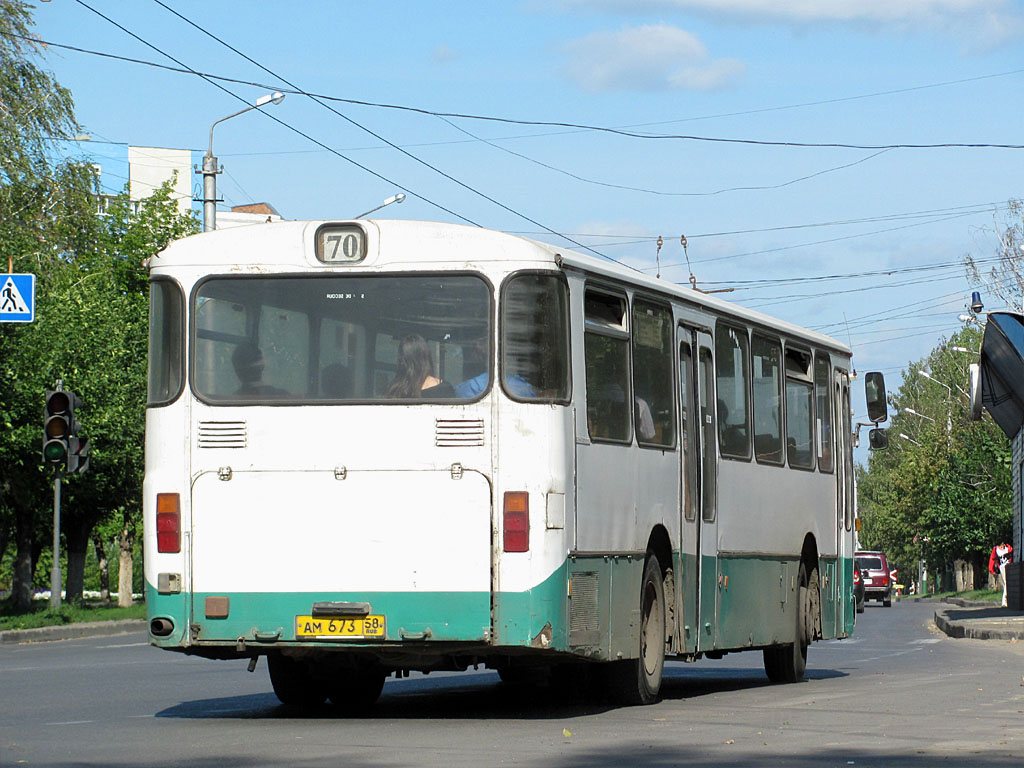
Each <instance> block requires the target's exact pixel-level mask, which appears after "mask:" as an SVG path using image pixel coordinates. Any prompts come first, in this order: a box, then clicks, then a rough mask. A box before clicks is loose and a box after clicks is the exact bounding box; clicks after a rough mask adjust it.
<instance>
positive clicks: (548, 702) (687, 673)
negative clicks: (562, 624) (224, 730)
mask: <svg viewBox="0 0 1024 768" xmlns="http://www.w3.org/2000/svg"><path fill="white" fill-rule="evenodd" d="M845 676H846V673H844V672H841V671H838V670H830V669H826V670H820V669H819V670H809V671H808V673H807V678H808V679H809V680H826V679H830V678H837V677H845ZM770 685H772V683H770V682H769V681H768V679H767V678H766V677H765V675H764V672H763V671H761V670H760V669H754V668H751V669H721V668H713V667H709V668H707V669H697V668H693V667H690V666H689V665H686V667H683V666H682V665H670V666H668V667H666V669H665V676H664V679H663V681H662V687H661V695H662V698H663V699H666V700H670V701H683V700H686V699H691V698H697V697H700V696H707V695H710V694H715V693H725V692H732V691H741V690H748V689H755V688H763V687H766V686H770ZM617 708H618V706H617V705H614V704H608V703H606V702H603V701H601V698H600V697H599V696H598V695H596V694H595V693H594V692H593V691H592V690H589V689H587V688H580V689H574V690H568V689H561V688H555V687H552V686H547V685H514V684H513V685H510V684H507V683H502V682H501V681H500V680H499V679H498V676H497V674H496V673H494V672H490V671H488V672H468V673H459V674H449V675H430V676H423V677H412V678H406V679H403V680H389V681H388V682H387V684H386V685H385V686H384V693H383V694H382V695H381V698H380V700H379V701H378V702H377V704H375V705H374V706H373V707H372V708H370V709H369V710H367V712H366V713H365V714H364V715H360V716H359V717H363V718H373V719H391V720H394V719H418V720H424V719H426V720H430V719H437V720H510V719H511V720H517V719H519V720H547V719H550V720H565V719H567V718H573V717H583V716H586V715H593V714H598V713H601V712H607V711H610V710H614V709H617ZM157 717H166V718H183V719H197V720H204V719H243V720H247V719H263V718H265V719H332V718H346V719H351V718H352V715H350V714H342V713H341V711H340V710H338V709H337V708H335V707H333V706H331V705H330V704H324V705H322V706H319V707H310V708H298V707H286V706H284V705H282V704H280V703H279V702H278V700H277V697H276V696H275V695H274V694H273V693H269V692H268V693H258V694H249V695H243V696H230V697H222V698H214V699H195V700H193V701H184V702H182V703H180V704H177V705H175V706H173V707H168V708H167V709H165V710H163V711H161V712H158V713H157Z"/></svg>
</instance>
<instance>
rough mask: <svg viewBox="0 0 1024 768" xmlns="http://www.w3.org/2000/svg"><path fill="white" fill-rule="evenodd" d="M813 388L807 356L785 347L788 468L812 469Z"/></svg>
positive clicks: (800, 350) (802, 351)
mask: <svg viewBox="0 0 1024 768" xmlns="http://www.w3.org/2000/svg"><path fill="white" fill-rule="evenodd" d="M813 414H814V387H813V385H812V383H811V353H810V352H807V351H804V350H802V349H797V348H794V347H790V346H787V347H786V458H787V460H788V461H789V466H791V467H797V468H799V469H813V468H814V432H813V429H812V427H813V424H812V422H813Z"/></svg>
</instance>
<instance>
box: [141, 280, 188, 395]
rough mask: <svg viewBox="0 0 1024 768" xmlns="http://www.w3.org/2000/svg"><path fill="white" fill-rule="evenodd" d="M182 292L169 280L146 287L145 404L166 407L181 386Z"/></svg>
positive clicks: (156, 281) (182, 384) (179, 391)
mask: <svg viewBox="0 0 1024 768" xmlns="http://www.w3.org/2000/svg"><path fill="white" fill-rule="evenodd" d="M184 326H185V314H184V301H183V297H182V294H181V289H180V288H178V286H177V284H175V283H173V282H171V281H170V280H154V281H153V282H152V283H151V284H150V288H149V380H148V387H147V395H146V402H147V404H148V405H150V406H156V405H167V404H168V403H170V402H172V401H174V400H175V399H177V397H178V395H179V394H180V393H181V390H182V387H183V386H184V380H183V378H184V376H183V374H184V367H183V365H182V351H183V349H182V347H183V342H184V339H185V333H184Z"/></svg>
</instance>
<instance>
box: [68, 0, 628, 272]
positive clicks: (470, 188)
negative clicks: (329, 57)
mask: <svg viewBox="0 0 1024 768" xmlns="http://www.w3.org/2000/svg"><path fill="white" fill-rule="evenodd" d="M78 2H82V0H78ZM153 2H155V3H156V4H157V5H159V6H160V7H161V8H163V9H165V10H166V11H168V12H169V13H171V14H173V15H174V16H176V17H177V18H179V19H181V20H182V21H184V22H185V23H186V24H189V25H190V26H192V27H193V28H195V29H197V30H198V31H200V32H202V33H203V34H204V35H206V36H207V37H209V38H211V39H213V40H215V41H216V42H218V43H220V44H221V45H223V46H224V47H225V48H227V49H228V50H230V51H232V52H233V53H236V54H237V55H239V56H241V57H242V58H243V59H245V60H246V61H248V62H249V63H250V64H252V65H254V66H256V67H259V68H260V69H262V70H263V71H264V72H266V73H267V74H268V75H270V76H271V77H276V78H278V79H279V80H281V81H282V82H284V83H285V84H287V85H289V86H291V87H292V88H294V89H295V92H296V93H299V94H301V95H303V96H306V97H307V98H310V99H312V100H313V101H314V102H316V103H318V104H320V105H321V106H322V107H324V108H325V109H327V110H329V111H330V112H332V113H334V114H335V115H337V116H338V117H340V118H342V119H343V120H345V121H346V122H348V123H350V124H351V125H353V126H355V127H356V128H359V129H360V130H362V131H365V132H366V133H368V134H370V135H371V136H373V137H374V138H375V139H377V140H379V141H383V142H384V143H385V144H387V145H388V146H389V147H391V148H392V149H395V150H397V151H398V152H401V153H402V154H403V155H405V156H406V157H408V158H409V159H411V160H414V161H415V162H417V163H419V164H420V165H422V166H424V167H426V168H429V169H430V170H432V171H434V173H437V174H439V175H441V176H443V177H444V178H446V179H448V180H449V181H451V182H453V183H455V184H457V185H459V186H460V187H462V188H463V189H465V190H467V191H468V192H472V193H473V194H475V195H477V196H479V197H481V198H483V199H484V200H487V201H488V202H490V203H492V204H494V205H496V206H498V207H499V208H501V209H502V210H504V211H507V212H508V213H511V214H512V215H514V216H518V217H519V218H521V219H523V220H524V221H528V222H530V223H531V224H533V225H534V226H538V227H540V228H542V229H543V230H545V231H546V232H548V233H550V234H552V235H555V236H556V237H560V238H562V239H564V240H566V241H568V242H570V243H572V244H573V245H575V246H577V247H579V248H582V249H585V250H587V251H590V252H591V253H593V254H594V255H596V256H600V257H601V258H603V259H607V260H608V261H614V262H616V263H618V264H621V265H622V266H627V267H628V266H629V265H627V264H623V263H622V262H620V261H618V260H617V259H613V258H612V257H611V256H607V255H605V254H603V253H601V252H600V251H597V250H595V249H593V248H591V247H590V246H588V245H584V244H583V243H579V242H577V241H576V240H573V239H572V238H569V237H566V236H565V235H563V234H561V233H560V232H557V231H556V230H554V229H551V228H550V227H548V226H545V225H544V224H541V223H540V222H539V221H537V220H536V219H533V218H531V217H529V216H527V215H526V214H524V213H522V212H521V211H517V210H515V209H514V208H512V207H510V206H508V205H506V204H505V203H502V202H501V201H499V200H497V199H495V198H493V197H491V196H490V195H488V194H486V193H485V192H482V191H480V190H479V189H476V188H475V187H473V186H470V185H469V184H466V183H465V182H463V181H461V180H460V179H457V178H455V177H454V176H452V175H451V174H449V173H447V172H445V171H443V170H441V169H440V168H438V167H437V166H435V165H431V164H430V163H428V162H427V161H426V160H423V159H422V158H420V157H417V156H416V155H414V154H412V153H411V152H409V151H408V150H406V149H404V148H402V147H400V146H398V145H397V144H395V143H394V142H392V141H390V140H389V139H387V138H385V137H384V136H382V135H380V134H379V133H377V132H375V131H372V130H370V129H369V128H367V127H366V126H365V125H362V124H361V123H359V122H357V121H356V120H353V119H352V118H351V117H349V116H348V115H346V114H344V113H342V112H339V111H338V110H337V109H335V108H334V107H332V106H331V105H329V104H327V103H325V102H324V101H323V100H321V99H319V98H318V97H316V96H314V95H312V94H310V93H308V92H307V91H305V90H303V89H301V88H299V86H297V85H295V83H292V82H290V81H289V80H288V79H287V78H285V77H283V76H282V75H280V74H278V73H277V72H274V71H273V70H271V69H269V68H267V67H266V66H264V65H263V64H261V63H260V62H258V61H256V60H255V59H253V58H252V57H251V56H249V55H247V54H245V53H243V52H242V51H240V50H238V49H237V48H235V47H234V46H233V45H231V44H230V43H227V42H226V41H224V40H222V39H221V38H219V37H218V36H217V35H215V34H213V33H212V32H210V31H209V30H208V29H205V28H204V27H201V26H200V25H198V24H196V23H195V22H194V21H192V20H191V19H189V18H188V17H186V16H183V15H182V14H180V13H178V12H177V11H176V10H174V9H173V8H171V7H170V6H168V5H166V4H165V3H163V2H161V0H153ZM460 218H463V217H460ZM464 220H465V219H464ZM630 269H632V267H630Z"/></svg>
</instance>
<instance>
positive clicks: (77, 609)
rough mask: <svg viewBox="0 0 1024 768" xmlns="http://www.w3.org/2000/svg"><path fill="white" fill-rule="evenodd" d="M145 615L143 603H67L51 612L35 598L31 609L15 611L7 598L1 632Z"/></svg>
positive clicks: (1, 608)
mask: <svg viewBox="0 0 1024 768" xmlns="http://www.w3.org/2000/svg"><path fill="white" fill-rule="evenodd" d="M145 617H146V606H145V605H144V604H142V603H139V604H138V605H133V606H131V607H130V608H118V607H117V606H112V605H106V604H102V603H86V604H83V605H67V604H64V605H61V607H60V609H59V610H57V611H51V610H50V607H49V604H48V603H47V602H46V601H45V600H36V601H34V602H33V603H32V605H31V607H30V609H29V610H28V611H15V609H14V608H13V607H12V606H11V604H10V602H9V601H8V602H2V603H0V632H2V631H5V630H9V629H36V628H38V627H53V626H60V625H62V624H76V623H78V622H82V621H117V620H124V619H144V618H145Z"/></svg>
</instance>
